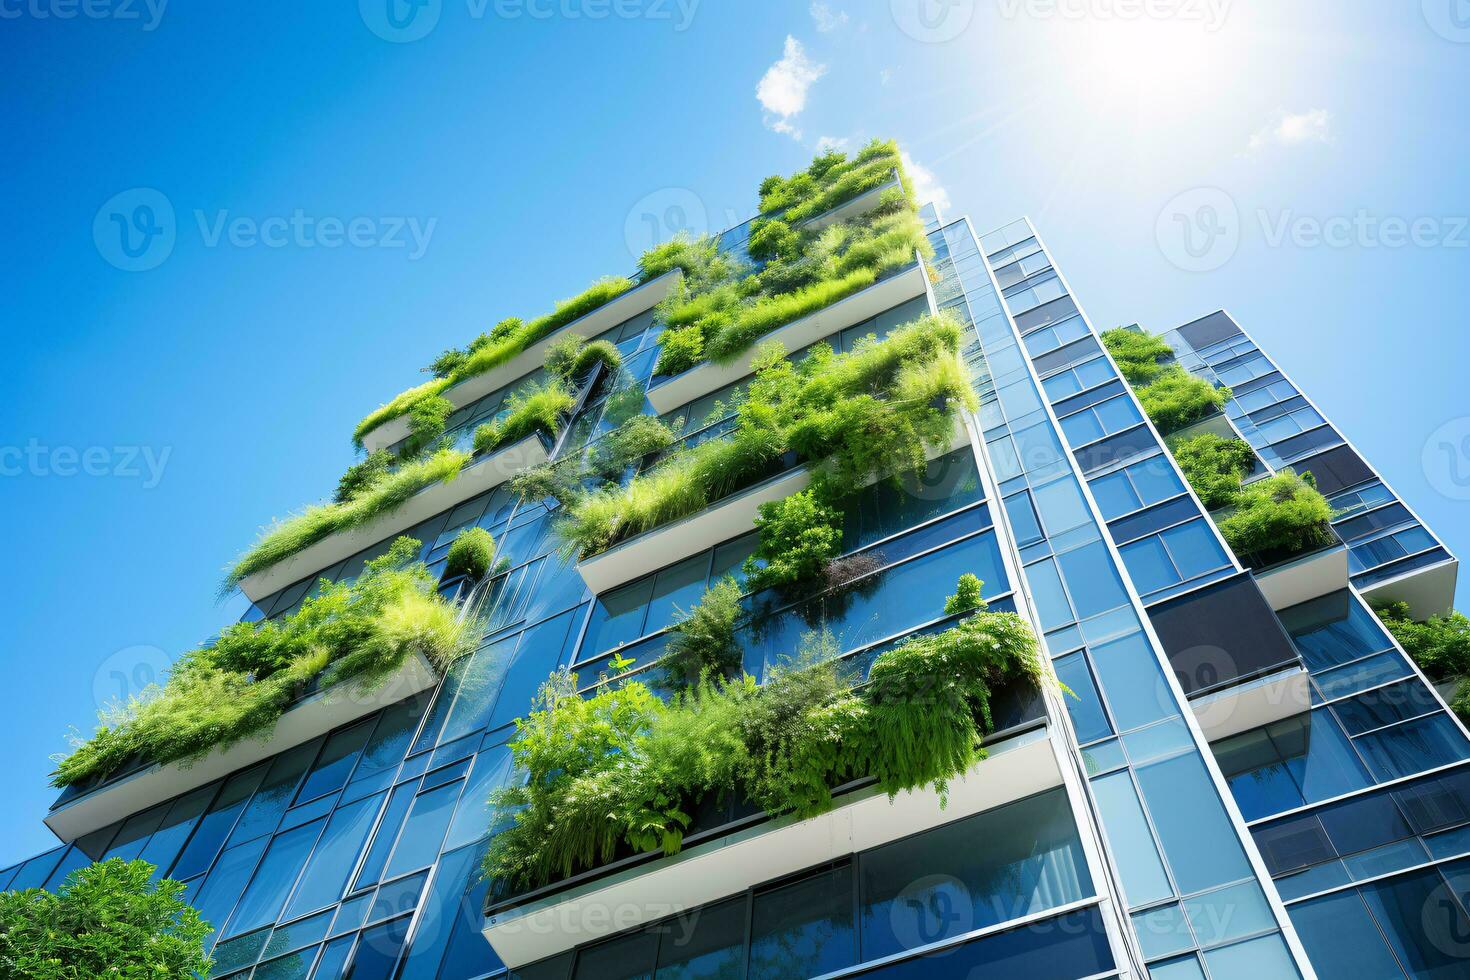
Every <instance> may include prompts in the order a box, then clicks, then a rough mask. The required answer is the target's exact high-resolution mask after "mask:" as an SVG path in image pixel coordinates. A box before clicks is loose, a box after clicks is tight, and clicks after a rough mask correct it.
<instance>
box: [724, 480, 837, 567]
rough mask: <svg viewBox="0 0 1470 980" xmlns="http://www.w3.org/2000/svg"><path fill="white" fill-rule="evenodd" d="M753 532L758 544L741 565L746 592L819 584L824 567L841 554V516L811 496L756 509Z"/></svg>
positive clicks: (810, 493)
mask: <svg viewBox="0 0 1470 980" xmlns="http://www.w3.org/2000/svg"><path fill="white" fill-rule="evenodd" d="M755 527H756V530H757V531H758V532H759V533H760V538H759V540H758V542H757V544H756V547H755V551H754V552H753V553H752V554H751V556H750V557H749V558H747V559H745V576H746V583H747V585H748V586H749V587H750V590H751V591H752V592H759V591H761V590H762V589H769V588H790V587H791V586H793V585H796V584H797V583H801V582H807V583H810V582H816V581H819V580H820V579H821V578H822V573H823V571H824V570H825V569H826V567H827V563H828V562H830V561H831V560H832V559H834V558H836V557H837V556H838V555H839V554H841V553H842V512H841V511H840V510H838V509H837V508H836V507H833V506H831V505H829V504H827V503H826V502H824V501H823V500H822V499H821V497H819V496H818V492H817V491H815V490H810V489H808V490H802V491H801V492H800V493H794V494H792V495H791V496H789V497H783V498H782V499H780V500H773V501H771V502H769V503H764V504H761V506H760V516H759V517H757V518H756V519H755Z"/></svg>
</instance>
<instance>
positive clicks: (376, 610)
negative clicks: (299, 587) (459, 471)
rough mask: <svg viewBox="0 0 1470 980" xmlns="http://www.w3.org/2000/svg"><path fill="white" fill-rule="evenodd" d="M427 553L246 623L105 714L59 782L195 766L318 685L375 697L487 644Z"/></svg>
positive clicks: (376, 565) (402, 547)
mask: <svg viewBox="0 0 1470 980" xmlns="http://www.w3.org/2000/svg"><path fill="white" fill-rule="evenodd" d="M418 547H419V542H417V541H414V540H413V539H411V538H399V539H398V540H397V541H396V542H395V543H394V545H393V547H392V548H391V549H390V550H389V551H388V553H387V554H385V555H383V556H382V557H380V558H376V559H374V560H373V561H370V562H368V564H367V567H366V568H365V569H364V571H363V573H362V575H361V576H359V577H358V578H357V580H356V581H354V582H351V583H329V582H325V581H324V582H323V583H322V585H321V586H320V591H319V592H318V593H317V594H316V595H315V596H311V597H309V598H307V599H306V600H304V601H303V602H302V604H301V608H300V609H299V610H297V611H296V612H295V613H293V614H291V615H290V616H286V617H284V618H282V619H279V620H271V621H267V622H263V623H237V624H235V625H233V626H231V627H229V628H227V629H226V630H225V631H224V632H223V633H221V634H220V636H219V638H218V639H217V640H216V641H215V642H214V643H213V644H211V645H209V646H205V647H201V648H199V649H197V650H191V651H189V652H188V653H185V654H184V655H183V656H182V657H180V658H179V660H178V661H177V662H176V663H175V664H174V667H173V669H172V671H171V672H170V674H169V677H168V681H167V683H165V684H163V685H162V686H154V687H152V688H150V689H148V690H147V691H145V692H144V693H143V694H142V695H140V696H138V697H136V698H134V699H132V700H130V701H128V702H127V703H126V704H120V705H116V706H113V707H110V708H108V709H106V710H104V711H103V712H102V713H101V715H100V719H101V722H102V724H101V726H100V727H99V728H98V729H97V731H96V732H95V734H93V735H92V736H91V737H90V738H88V739H86V740H84V741H79V742H78V743H77V744H76V745H75V746H74V747H73V749H72V751H71V752H70V753H69V754H68V755H66V756H64V757H62V758H60V759H59V760H58V763H57V767H56V771H55V772H54V773H53V774H52V782H53V783H54V784H55V785H57V786H70V785H72V784H75V783H83V782H87V781H89V780H93V779H98V778H102V777H105V776H107V775H108V774H110V773H113V772H116V771H118V770H119V769H121V768H123V767H124V766H126V765H128V764H129V763H131V762H132V761H134V760H142V761H143V762H146V763H150V764H152V763H163V762H180V761H184V762H187V761H189V760H194V759H199V758H202V757H203V756H205V755H207V754H208V753H209V752H210V751H212V750H214V749H216V748H222V747H225V746H229V745H232V744H234V743H236V742H239V741H241V740H243V739H247V738H254V737H266V736H268V735H269V733H270V731H271V729H272V728H273V727H274V725H275V723H276V720H277V719H278V718H280V717H281V715H282V714H283V713H284V712H285V711H286V710H287V709H289V708H290V707H291V705H292V704H293V702H295V701H296V700H297V699H298V698H299V697H300V696H301V695H302V694H303V692H305V691H306V690H307V689H308V686H309V685H311V684H316V685H318V686H319V687H321V688H331V687H335V686H338V685H350V686H348V687H343V688H341V689H340V691H339V693H338V694H337V695H336V696H349V692H350V693H351V694H361V693H364V692H369V691H371V690H373V689H374V688H376V687H377V686H379V685H380V684H382V683H383V682H384V681H385V680H386V679H387V678H388V677H390V676H391V675H392V674H393V673H394V672H395V671H397V670H398V669H399V668H400V667H401V666H402V665H403V664H404V662H405V661H407V660H408V658H410V657H412V656H414V655H415V654H421V655H423V656H424V657H426V658H428V659H429V660H430V661H431V662H432V663H433V664H435V665H436V666H437V667H439V668H441V669H442V668H443V667H444V666H446V665H447V664H448V663H449V662H450V661H451V660H453V659H454V658H455V657H457V656H458V655H460V654H462V653H464V652H467V651H468V650H469V649H470V648H472V647H473V645H474V643H475V642H476V641H477V640H478V638H479V637H478V635H477V634H476V633H475V631H474V629H472V628H471V626H470V625H469V624H468V623H467V622H466V621H464V620H463V619H461V617H460V616H459V615H458V611H457V609H456V607H455V606H453V605H452V604H450V603H448V602H447V601H445V600H444V599H442V598H441V597H440V596H439V595H438V593H437V592H436V591H435V588H436V584H437V583H436V582H435V580H434V578H433V576H431V575H430V574H429V572H428V570H427V569H425V567H424V566H423V565H422V564H421V563H418V562H415V561H413V556H414V555H415V554H416V553H417V551H418Z"/></svg>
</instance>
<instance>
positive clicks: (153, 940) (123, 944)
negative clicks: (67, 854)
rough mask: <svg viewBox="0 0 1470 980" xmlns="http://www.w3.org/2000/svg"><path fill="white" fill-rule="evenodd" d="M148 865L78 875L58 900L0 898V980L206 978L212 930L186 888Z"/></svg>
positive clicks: (111, 865) (106, 864) (115, 861)
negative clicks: (187, 896)
mask: <svg viewBox="0 0 1470 980" xmlns="http://www.w3.org/2000/svg"><path fill="white" fill-rule="evenodd" d="M155 870H156V869H155V868H154V866H153V865H151V864H149V863H147V862H146V861H124V860H122V859H121V858H111V859H110V860H107V861H103V862H101V863H99V864H92V865H89V866H87V867H84V868H81V869H79V870H77V871H73V872H72V873H71V874H70V875H68V876H67V878H66V881H65V882H64V883H63V884H62V885H61V887H60V888H58V889H57V890H56V892H54V893H52V892H44V891H41V890H40V889H39V888H32V889H28V890H26V891H13V892H3V893H0V976H3V977H6V978H11V977H15V978H19V977H38V978H42V980H92V978H94V977H119V978H124V977H127V978H132V977H136V978H139V980H142V978H144V977H146V978H149V980H193V978H194V977H202V976H207V975H208V973H209V967H210V964H211V960H210V958H209V957H208V956H206V955H205V953H204V942H205V940H206V939H207V938H208V937H209V934H210V931H211V930H210V926H209V923H207V922H205V921H204V920H202V919H200V918H199V913H198V911H196V910H195V909H193V908H191V907H190V906H189V905H188V903H187V902H185V901H184V892H185V887H184V886H183V885H182V884H180V883H179V882H177V881H170V880H169V879H167V878H165V879H162V880H160V881H157V882H153V881H151V880H150V879H151V877H152V875H153V873H154V871H155Z"/></svg>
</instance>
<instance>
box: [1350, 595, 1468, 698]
mask: <svg viewBox="0 0 1470 980" xmlns="http://www.w3.org/2000/svg"><path fill="white" fill-rule="evenodd" d="M1373 611H1374V612H1375V613H1377V614H1378V618H1379V619H1380V620H1381V621H1382V622H1383V625H1384V627H1386V628H1387V629H1388V631H1389V632H1390V633H1392V634H1393V638H1394V639H1395V640H1398V641H1399V645H1400V646H1402V647H1403V648H1404V652H1406V653H1407V654H1408V655H1409V656H1411V657H1413V658H1414V662H1415V663H1417V664H1418V665H1419V666H1420V667H1422V668H1424V673H1426V674H1428V675H1429V676H1430V677H1432V678H1434V679H1435V680H1447V679H1449V678H1451V677H1464V676H1466V675H1470V618H1466V616H1465V614H1464V613H1462V612H1458V611H1454V610H1451V612H1450V614H1449V615H1448V616H1430V617H1429V618H1428V619H1426V620H1422V621H1416V620H1415V619H1413V618H1412V617H1411V616H1410V615H1409V604H1408V603H1406V602H1395V603H1388V604H1383V605H1378V606H1375V607H1374V609H1373Z"/></svg>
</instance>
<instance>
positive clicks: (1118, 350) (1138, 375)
mask: <svg viewBox="0 0 1470 980" xmlns="http://www.w3.org/2000/svg"><path fill="white" fill-rule="evenodd" d="M1102 340H1103V344H1104V345H1105V346H1106V347H1107V349H1108V353H1109V354H1112V355H1113V360H1114V361H1116V362H1117V363H1118V370H1119V371H1121V372H1123V377H1124V378H1125V379H1126V380H1127V382H1128V383H1129V384H1130V385H1132V386H1133V387H1134V388H1141V387H1143V386H1144V385H1146V384H1150V383H1152V382H1153V380H1154V379H1155V378H1157V377H1158V376H1159V375H1160V374H1162V373H1163V370H1164V367H1163V363H1162V362H1164V361H1167V360H1168V359H1169V358H1171V357H1173V356H1174V349H1173V348H1172V347H1170V346H1169V345H1168V344H1166V343H1164V339H1163V338H1162V337H1160V336H1158V335H1157V334H1151V333H1148V332H1146V331H1141V330H1129V329H1127V328H1126V327H1114V328H1113V329H1112V330H1105V331H1103V335H1102Z"/></svg>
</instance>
